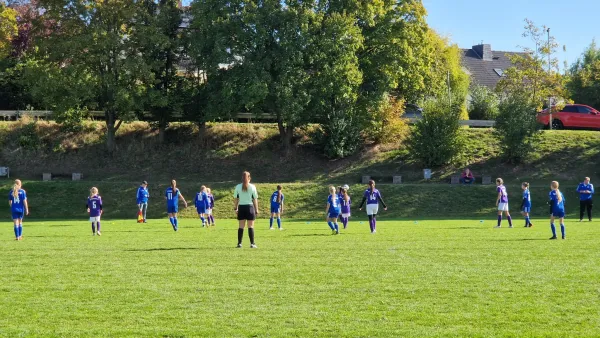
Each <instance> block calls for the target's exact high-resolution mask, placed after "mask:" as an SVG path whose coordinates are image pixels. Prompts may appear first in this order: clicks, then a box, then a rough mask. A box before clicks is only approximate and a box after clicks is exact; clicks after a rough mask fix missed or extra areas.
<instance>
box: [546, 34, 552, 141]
mask: <svg viewBox="0 0 600 338" xmlns="http://www.w3.org/2000/svg"><path fill="white" fill-rule="evenodd" d="M547 32H548V76H550V70H551V68H550V67H551V65H550V27H548V30H547ZM548 112H549V113H550V114H549V115H548V116H549V119H548V127H549V128H550V130H552V96H548Z"/></svg>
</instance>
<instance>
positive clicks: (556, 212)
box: [552, 210, 565, 218]
mask: <svg viewBox="0 0 600 338" xmlns="http://www.w3.org/2000/svg"><path fill="white" fill-rule="evenodd" d="M552 216H554V217H558V218H561V217H565V211H564V210H552Z"/></svg>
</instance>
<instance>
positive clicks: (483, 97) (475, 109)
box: [468, 86, 500, 120]
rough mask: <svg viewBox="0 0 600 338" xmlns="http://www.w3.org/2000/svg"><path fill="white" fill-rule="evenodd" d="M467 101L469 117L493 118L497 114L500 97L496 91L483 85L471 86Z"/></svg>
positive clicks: (473, 118)
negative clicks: (469, 97) (469, 98)
mask: <svg viewBox="0 0 600 338" xmlns="http://www.w3.org/2000/svg"><path fill="white" fill-rule="evenodd" d="M470 96H471V100H470V101H469V107H468V109H469V119H472V120H494V119H496V117H497V116H498V105H499V104H500V99H499V98H498V96H497V95H496V93H495V92H494V91H492V90H490V89H489V88H488V87H485V86H473V87H472V88H471V95H470Z"/></svg>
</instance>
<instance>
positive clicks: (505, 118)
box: [495, 94, 540, 163]
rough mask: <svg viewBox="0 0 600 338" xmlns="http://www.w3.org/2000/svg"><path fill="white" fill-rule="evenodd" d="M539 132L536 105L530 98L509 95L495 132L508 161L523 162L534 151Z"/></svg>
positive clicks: (497, 119) (504, 101) (505, 100)
mask: <svg viewBox="0 0 600 338" xmlns="http://www.w3.org/2000/svg"><path fill="white" fill-rule="evenodd" d="M539 130H540V125H539V123H538V122H537V119H536V104H535V103H534V102H533V101H532V100H531V99H530V98H529V97H528V96H526V95H523V94H509V95H508V96H507V97H506V98H504V99H503V100H502V102H501V103H500V106H499V114H498V117H497V118H496V129H495V132H496V134H497V136H498V138H499V140H500V149H501V152H502V155H503V156H504V157H505V159H506V160H507V161H509V162H511V163H518V162H520V161H521V160H523V159H524V158H525V157H526V156H527V155H528V154H529V153H530V152H531V151H532V150H533V148H534V146H535V144H536V142H537V140H538V136H539Z"/></svg>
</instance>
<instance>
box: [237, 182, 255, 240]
mask: <svg viewBox="0 0 600 338" xmlns="http://www.w3.org/2000/svg"><path fill="white" fill-rule="evenodd" d="M233 198H234V201H233V205H234V210H235V212H236V213H237V219H238V221H239V223H240V227H239V229H238V244H237V248H241V247H242V238H244V228H245V227H246V224H247V225H248V237H250V247H251V248H253V249H256V248H257V247H256V244H255V243H254V220H255V219H256V215H258V193H257V192H256V186H254V184H250V173H249V172H247V171H244V172H243V173H242V183H240V184H238V185H237V186H236V187H235V192H234V193H233Z"/></svg>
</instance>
